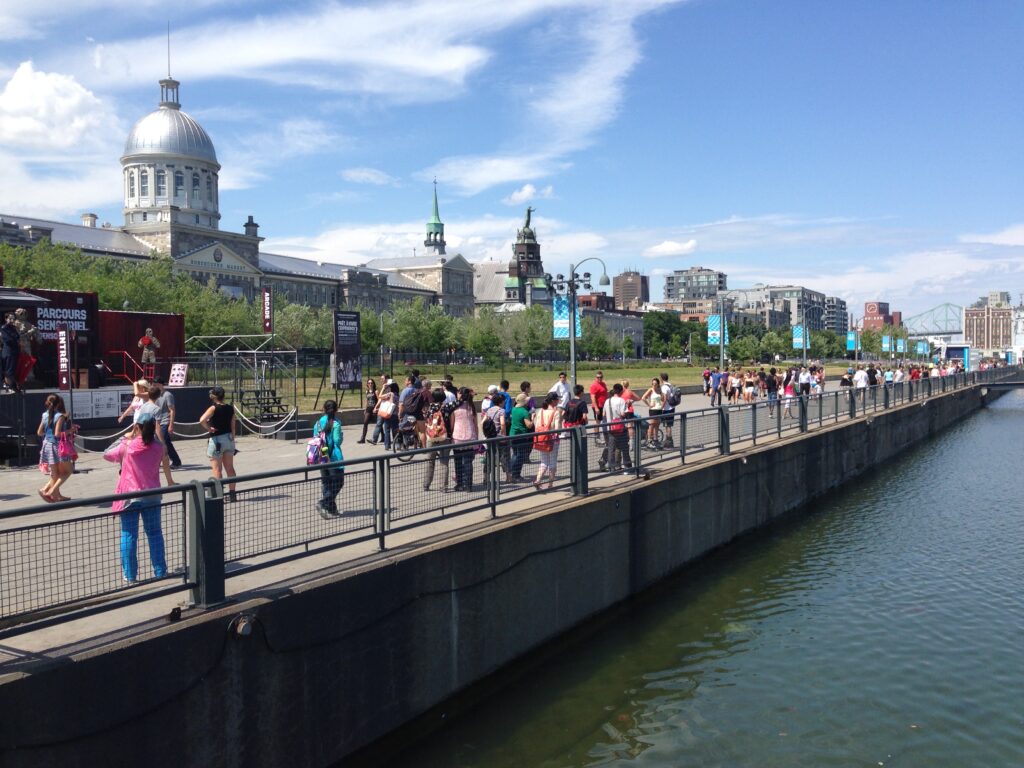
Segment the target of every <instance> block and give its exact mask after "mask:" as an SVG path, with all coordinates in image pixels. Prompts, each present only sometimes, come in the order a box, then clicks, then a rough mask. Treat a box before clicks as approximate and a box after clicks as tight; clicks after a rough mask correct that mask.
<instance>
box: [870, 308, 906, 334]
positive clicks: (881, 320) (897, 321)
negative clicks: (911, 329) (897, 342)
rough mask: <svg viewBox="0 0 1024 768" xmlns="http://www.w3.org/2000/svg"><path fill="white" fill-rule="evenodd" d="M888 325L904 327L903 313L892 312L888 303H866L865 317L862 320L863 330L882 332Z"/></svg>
mask: <svg viewBox="0 0 1024 768" xmlns="http://www.w3.org/2000/svg"><path fill="white" fill-rule="evenodd" d="M887 325H889V326H892V327H893V328H899V327H900V326H901V325H903V313H902V312H899V311H890V309H889V302H887V301H867V302H865V303H864V317H863V318H862V319H861V326H860V327H861V330H864V331H880V330H882V329H883V328H885V327H886V326H887Z"/></svg>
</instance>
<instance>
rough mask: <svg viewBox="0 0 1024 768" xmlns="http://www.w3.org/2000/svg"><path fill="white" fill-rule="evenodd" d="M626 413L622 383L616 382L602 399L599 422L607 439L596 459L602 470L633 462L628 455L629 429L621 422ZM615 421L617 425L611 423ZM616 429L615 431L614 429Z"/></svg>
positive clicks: (612, 469) (617, 468) (616, 468)
mask: <svg viewBox="0 0 1024 768" xmlns="http://www.w3.org/2000/svg"><path fill="white" fill-rule="evenodd" d="M625 415H626V401H625V400H624V399H623V397H622V385H621V384H618V383H616V384H615V386H614V387H612V391H611V392H610V393H609V397H608V399H607V400H605V401H604V413H603V415H602V419H601V422H602V424H603V425H604V429H606V430H607V441H606V445H605V447H604V451H602V452H601V458H600V459H599V460H598V467H599V468H600V470H601V471H602V472H604V471H605V469H606V468H607V469H608V471H610V472H617V471H619V470H621V469H622V468H623V467H624V466H625V467H627V468H632V466H633V462H632V461H631V460H630V455H629V429H628V427H627V425H625V424H623V423H622V422H623V420H624V417H625ZM613 422H616V423H617V424H618V426H616V425H615V424H613ZM616 430H617V431H616Z"/></svg>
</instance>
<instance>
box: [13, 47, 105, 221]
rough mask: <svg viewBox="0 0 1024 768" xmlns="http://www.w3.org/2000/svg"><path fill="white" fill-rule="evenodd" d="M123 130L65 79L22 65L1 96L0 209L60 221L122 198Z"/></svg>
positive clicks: (88, 95) (86, 93) (97, 103)
mask: <svg viewBox="0 0 1024 768" xmlns="http://www.w3.org/2000/svg"><path fill="white" fill-rule="evenodd" d="M124 135H125V130H124V128H123V126H122V125H121V123H120V121H119V120H118V119H117V117H116V115H115V114H114V113H113V111H112V110H111V109H110V108H109V107H108V106H107V104H106V103H105V102H104V101H102V100H101V99H99V98H97V97H96V96H95V95H94V94H93V93H92V92H91V91H89V90H88V89H87V88H84V87H83V86H82V85H81V84H80V83H78V81H77V80H76V79H75V78H73V77H71V76H69V75H65V74H59V73H52V72H42V71H39V70H37V69H35V67H34V66H33V64H32V62H30V61H26V62H23V63H22V64H21V65H20V66H19V67H18V68H17V69H16V70H15V71H14V72H13V73H12V74H11V77H10V79H9V80H8V81H7V82H6V83H5V84H4V87H3V90H2V91H0V147H3V150H2V151H0V168H2V169H3V171H2V176H3V183H2V184H0V209H2V210H4V211H5V212H12V213H17V214H24V215H27V216H32V215H34V216H39V217H42V218H59V217H61V216H65V215H68V214H73V213H80V212H81V211H82V210H85V209H90V208H95V207H99V206H101V205H104V204H111V203H115V202H116V201H117V200H119V199H120V192H121V173H120V168H119V167H118V166H117V163H116V162H114V163H111V162H110V158H111V156H113V157H117V155H118V150H119V147H120V145H121V142H122V141H123V140H124V139H123V137H124Z"/></svg>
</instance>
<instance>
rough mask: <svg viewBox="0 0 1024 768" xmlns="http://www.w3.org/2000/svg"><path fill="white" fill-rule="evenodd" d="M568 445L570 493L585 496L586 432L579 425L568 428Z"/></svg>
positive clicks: (586, 481) (588, 484) (586, 478)
mask: <svg viewBox="0 0 1024 768" xmlns="http://www.w3.org/2000/svg"><path fill="white" fill-rule="evenodd" d="M569 445H570V447H571V448H572V462H571V463H570V465H569V466H570V467H571V469H572V493H573V495H574V496H586V495H587V494H588V493H590V483H589V482H588V481H589V478H588V477H587V466H588V461H587V432H586V427H584V426H582V425H580V426H578V427H573V428H572V429H571V430H569Z"/></svg>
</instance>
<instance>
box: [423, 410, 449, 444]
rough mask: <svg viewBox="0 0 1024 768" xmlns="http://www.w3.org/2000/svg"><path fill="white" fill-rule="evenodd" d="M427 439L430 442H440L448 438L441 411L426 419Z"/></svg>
mask: <svg viewBox="0 0 1024 768" xmlns="http://www.w3.org/2000/svg"><path fill="white" fill-rule="evenodd" d="M427 437H428V438H430V439H431V440H440V439H442V438H446V437H448V427H446V426H445V423H444V414H443V413H441V409H440V408H438V409H437V410H436V411H434V412H433V413H431V414H430V416H429V417H428V418H427Z"/></svg>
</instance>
